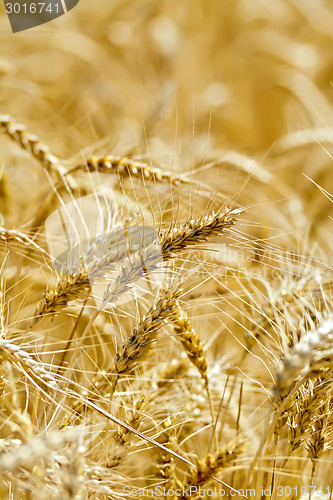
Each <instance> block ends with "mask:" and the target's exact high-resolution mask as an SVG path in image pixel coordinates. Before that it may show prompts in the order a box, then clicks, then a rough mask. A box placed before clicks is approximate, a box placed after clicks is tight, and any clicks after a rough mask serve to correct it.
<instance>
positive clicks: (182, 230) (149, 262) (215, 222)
mask: <svg viewBox="0 0 333 500" xmlns="http://www.w3.org/2000/svg"><path fill="white" fill-rule="evenodd" d="M240 212H241V210H239V209H235V210H226V211H225V212H219V213H217V214H215V213H213V214H210V215H205V216H202V217H200V218H199V219H190V220H188V221H187V222H185V224H182V225H180V226H174V227H171V228H170V229H168V230H167V231H165V232H163V233H161V235H160V242H159V244H158V243H157V242H154V243H152V244H150V245H148V246H147V247H145V248H143V249H142V250H141V251H139V252H138V253H137V254H134V255H130V256H129V257H128V258H127V259H126V260H125V262H124V264H123V266H121V267H120V268H119V273H118V276H117V278H116V279H115V281H114V282H112V283H109V285H108V287H107V289H106V291H105V293H104V296H103V304H102V307H103V306H104V305H106V304H107V303H108V302H111V303H112V302H115V301H116V300H117V299H118V298H119V297H120V296H121V295H122V294H123V293H124V292H126V291H128V290H129V289H130V287H131V286H132V284H133V283H134V282H135V281H137V280H138V279H140V278H141V277H142V275H143V274H149V272H151V271H154V270H155V269H157V268H158V267H159V266H160V264H161V263H160V257H161V255H162V257H163V259H164V260H168V259H171V258H173V257H175V256H176V255H177V254H179V253H181V252H182V251H183V250H186V249H187V248H189V247H191V246H193V245H195V244H197V243H200V242H202V241H206V239H207V238H208V237H209V236H213V235H217V234H222V233H223V232H224V231H225V230H226V229H228V228H230V226H232V225H233V224H234V223H235V220H236V215H237V214H239V213H240ZM142 263H144V268H145V270H144V271H143V268H142V267H143V266H142Z"/></svg>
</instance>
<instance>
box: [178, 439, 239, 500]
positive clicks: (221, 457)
mask: <svg viewBox="0 0 333 500" xmlns="http://www.w3.org/2000/svg"><path fill="white" fill-rule="evenodd" d="M243 452H244V441H236V440H234V441H232V442H231V443H229V444H227V445H224V446H222V447H221V448H220V449H219V451H218V452H217V453H215V454H214V455H211V454H208V455H207V456H205V457H204V458H203V459H198V460H197V463H196V467H194V468H192V469H191V470H190V471H189V473H190V477H189V478H188V480H187V481H186V482H185V483H184V489H186V488H189V487H190V486H196V487H197V488H199V486H203V485H204V484H206V483H208V481H210V480H211V479H212V478H213V476H214V475H215V474H217V473H218V472H219V471H220V470H222V469H225V468H227V467H228V466H230V465H231V463H232V462H233V461H234V460H235V459H236V458H238V457H239V455H240V454H241V453H243ZM181 498H182V500H183V499H184V500H185V499H187V498H191V497H190V496H189V495H188V494H185V495H183V496H182V497H181Z"/></svg>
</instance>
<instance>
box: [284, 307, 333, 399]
mask: <svg viewBox="0 0 333 500" xmlns="http://www.w3.org/2000/svg"><path fill="white" fill-rule="evenodd" d="M332 343H333V316H330V317H329V318H328V319H326V320H325V321H323V322H322V323H321V324H320V325H319V326H318V328H315V329H312V330H310V331H308V332H307V333H306V334H305V335H303V336H302V337H301V339H300V340H299V342H297V343H296V344H295V345H294V346H293V347H292V348H291V349H289V350H288V351H287V352H286V353H285V354H284V357H283V360H282V362H281V365H280V367H279V370H278V373H277V375H276V386H275V393H276V394H282V393H283V392H285V391H286V390H288V388H289V387H290V386H291V385H292V384H293V383H294V381H295V379H296V378H297V377H298V376H299V374H300V373H301V372H302V370H303V369H304V368H305V367H306V366H307V365H310V368H309V370H310V371H311V370H314V368H315V365H316V362H317V360H318V356H319V354H320V353H319V350H320V351H323V354H324V355H325V350H328V349H329V348H330V347H331V348H332ZM330 354H332V353H330ZM319 357H322V356H319ZM309 370H308V372H309ZM305 374H307V375H309V373H303V375H305Z"/></svg>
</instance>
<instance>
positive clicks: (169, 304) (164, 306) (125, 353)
mask: <svg viewBox="0 0 333 500" xmlns="http://www.w3.org/2000/svg"><path fill="white" fill-rule="evenodd" d="M179 293H180V290H174V289H172V288H170V289H168V290H167V291H165V292H164V294H163V296H162V297H161V298H160V299H159V300H158V301H157V302H156V303H155V304H154V305H153V306H152V307H151V308H150V310H149V311H148V313H147V314H146V315H145V316H144V317H143V318H142V320H141V321H140V322H139V324H138V325H137V326H136V327H135V328H134V330H133V333H132V335H131V337H130V338H129V339H128V340H127V341H126V342H125V344H124V345H123V347H122V350H121V352H120V353H117V354H116V355H115V358H114V372H113V374H112V376H113V380H112V393H113V392H114V390H115V388H116V385H117V382H118V380H119V378H120V376H121V375H124V374H126V373H129V372H130V371H131V370H132V369H133V368H134V367H135V365H136V363H137V362H138V361H142V360H143V359H144V356H145V355H146V354H147V352H148V351H149V350H150V349H151V348H152V345H153V342H154V340H155V339H156V335H157V333H158V332H159V330H160V328H161V326H162V325H163V323H164V321H165V320H166V319H167V318H168V317H169V316H170V314H172V312H173V308H174V306H175V303H176V300H177V298H178V296H179Z"/></svg>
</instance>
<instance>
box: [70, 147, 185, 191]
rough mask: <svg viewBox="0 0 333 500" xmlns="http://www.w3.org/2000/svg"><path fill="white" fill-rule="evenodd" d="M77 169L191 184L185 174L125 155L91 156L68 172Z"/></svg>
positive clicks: (175, 183)
mask: <svg viewBox="0 0 333 500" xmlns="http://www.w3.org/2000/svg"><path fill="white" fill-rule="evenodd" d="M77 170H88V171H89V172H100V173H110V174H117V175H119V177H137V178H139V179H143V180H146V181H151V180H153V181H155V182H164V183H169V184H173V185H175V186H178V185H180V184H190V183H191V181H190V179H187V178H186V177H184V176H180V175H179V176H175V175H173V174H172V173H171V172H164V171H163V170H161V169H159V168H153V167H151V166H150V165H148V164H147V163H142V162H139V161H136V160H132V159H130V158H126V157H125V156H111V155H109V156H91V157H90V158H88V159H87V160H86V161H85V162H84V163H80V164H78V165H76V166H75V167H74V168H73V169H70V171H69V172H68V173H73V172H75V171H77Z"/></svg>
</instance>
